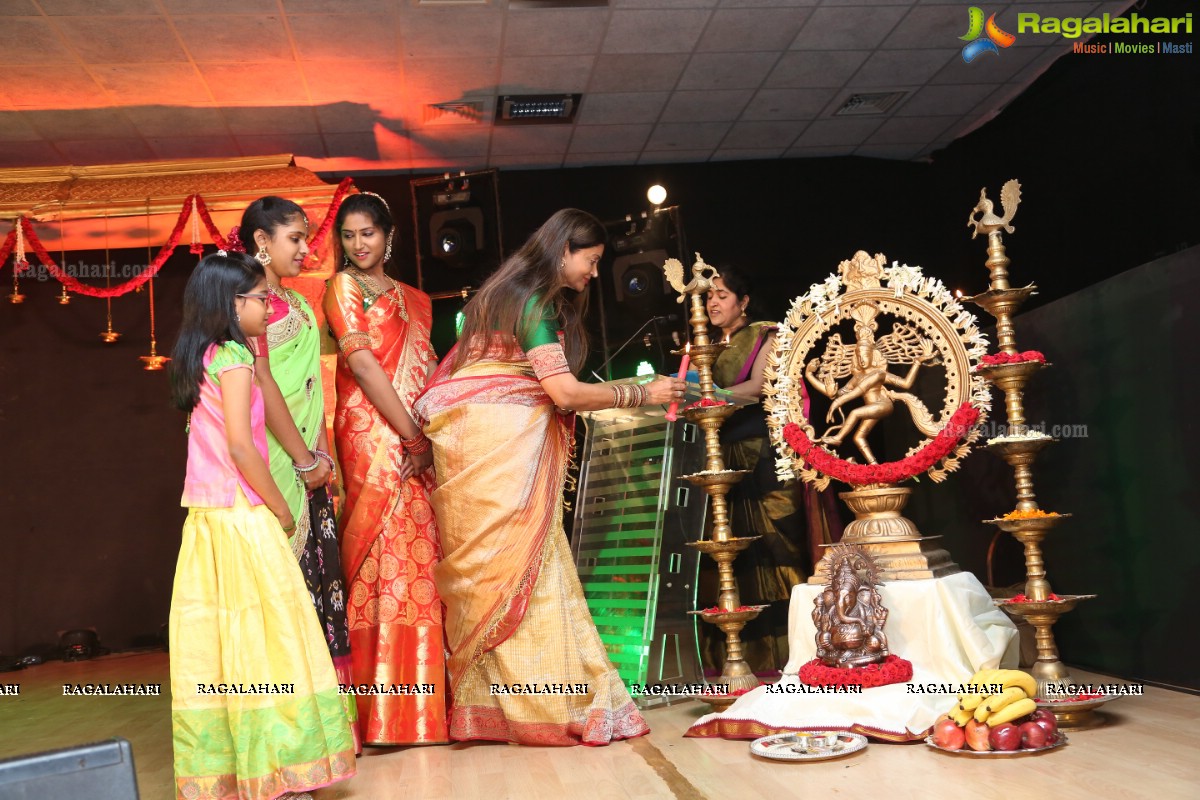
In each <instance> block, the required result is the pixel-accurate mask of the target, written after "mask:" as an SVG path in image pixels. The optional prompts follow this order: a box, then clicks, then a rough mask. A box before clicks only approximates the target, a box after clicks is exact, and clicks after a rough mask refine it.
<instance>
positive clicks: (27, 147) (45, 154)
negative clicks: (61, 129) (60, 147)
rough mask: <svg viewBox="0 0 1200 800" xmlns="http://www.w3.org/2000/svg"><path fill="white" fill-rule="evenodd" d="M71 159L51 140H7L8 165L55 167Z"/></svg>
mask: <svg viewBox="0 0 1200 800" xmlns="http://www.w3.org/2000/svg"><path fill="white" fill-rule="evenodd" d="M69 163H70V161H69V160H68V159H67V158H66V157H65V156H63V155H62V154H61V153H59V152H58V151H57V150H55V149H54V148H53V147H51V146H50V143H49V142H5V143H4V166H6V167H55V166H58V165H60V164H69Z"/></svg>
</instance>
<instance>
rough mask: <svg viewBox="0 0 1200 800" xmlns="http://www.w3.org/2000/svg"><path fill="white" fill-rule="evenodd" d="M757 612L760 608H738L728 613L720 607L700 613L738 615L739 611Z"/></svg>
mask: <svg viewBox="0 0 1200 800" xmlns="http://www.w3.org/2000/svg"><path fill="white" fill-rule="evenodd" d="M757 610H758V606H738V607H737V608H735V609H734V610H733V611H726V610H725V609H723V608H721V607H720V606H713V607H712V608H706V609H704V610H703V611H701V612H700V613H701V614H736V613H737V612H739V611H757Z"/></svg>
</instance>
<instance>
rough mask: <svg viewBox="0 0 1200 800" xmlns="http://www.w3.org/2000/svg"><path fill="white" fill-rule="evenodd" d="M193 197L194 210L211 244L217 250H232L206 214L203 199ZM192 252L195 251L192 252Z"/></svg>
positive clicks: (206, 210) (206, 208)
mask: <svg viewBox="0 0 1200 800" xmlns="http://www.w3.org/2000/svg"><path fill="white" fill-rule="evenodd" d="M195 197H196V210H197V211H198V212H200V221H201V222H203V223H204V227H205V228H207V229H208V235H209V236H211V237H212V240H213V244H215V245H216V246H217V249H218V250H232V249H233V247H232V246H231V245H230V244H229V242H227V241H226V240H225V237H224V236H222V235H221V232H220V231H219V230H217V226H216V224H215V223H213V221H212V217H211V216H210V215H209V213H208V206H207V205H206V204H205V203H204V198H203V197H201V196H200V195H195ZM192 252H195V251H194V250H193V251H192Z"/></svg>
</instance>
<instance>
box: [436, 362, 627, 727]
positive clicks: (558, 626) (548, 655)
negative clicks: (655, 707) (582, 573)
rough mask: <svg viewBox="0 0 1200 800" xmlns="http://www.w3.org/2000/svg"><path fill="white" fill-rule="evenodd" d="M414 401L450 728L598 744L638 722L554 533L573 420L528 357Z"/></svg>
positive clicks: (488, 365) (484, 365) (482, 368)
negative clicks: (426, 456)
mask: <svg viewBox="0 0 1200 800" xmlns="http://www.w3.org/2000/svg"><path fill="white" fill-rule="evenodd" d="M446 361H447V362H448V361H450V357H449V356H447V359H446ZM418 408H419V410H420V411H421V412H422V416H423V417H426V418H427V419H428V420H429V421H428V424H427V426H426V429H425V430H426V434H427V435H428V436H429V438H430V439H431V440H432V442H433V447H434V465H435V469H436V472H437V476H438V488H437V489H436V490H435V491H434V492H433V494H432V496H431V498H430V499H431V501H432V502H433V506H434V511H435V513H436V514H437V517H438V527H439V530H440V533H441V541H442V561H441V562H440V563H439V564H438V565H437V568H436V570H435V576H436V579H437V587H438V593H439V594H440V595H441V597H442V601H443V602H444V603H445V605H446V623H445V624H446V641H447V646H448V648H449V651H450V658H449V661H448V664H447V666H448V668H449V671H450V683H451V707H450V736H451V738H453V739H459V740H464V739H491V740H498V741H508V742H517V743H521V744H537V745H574V744H589V745H602V744H608V743H609V742H610V741H613V740H616V739H625V738H630V737H633V736H640V735H641V734H644V733H646V732H648V731H649V728H648V726H647V725H646V722H645V720H644V719H643V717H642V715H641V714H640V713H639V712H638V710H637V708H636V707H635V705H634V703H633V701H632V699H631V698H630V696H629V693H628V691H627V690H626V689H625V686H624V684H623V683H622V681H621V679H620V677H619V675H618V674H617V671H616V669H615V668H614V667H613V665H612V663H611V662H610V661H609V659H608V656H607V653H606V652H605V650H604V644H603V642H601V640H600V635H599V633H598V632H597V630H596V625H595V623H594V622H593V621H592V617H591V613H590V612H589V610H588V607H587V601H586V599H585V598H584V594H583V588H582V586H581V585H580V582H579V576H578V574H577V573H576V571H575V565H574V563H573V562H572V560H571V556H570V551H569V549H568V546H567V539H566V534H565V532H564V531H563V523H562V490H563V481H564V478H565V473H566V466H567V456H568V449H569V446H570V441H571V436H572V434H573V431H572V430H571V424H570V422H571V421H570V418H568V417H564V416H562V415H560V414H559V413H558V412H557V411H556V410H555V408H554V405H553V403H551V402H550V399H549V397H547V396H546V394H545V392H544V391H543V390H542V388H541V385H540V384H539V383H538V382H537V380H536V379H535V378H534V377H533V370H532V367H531V366H530V365H529V363H528V362H527V361H526V362H523V363H521V362H516V363H513V362H501V361H491V360H489V361H482V362H476V363H475V364H472V365H470V366H468V367H466V368H464V369H462V370H459V371H458V372H457V373H455V374H454V375H453V376H452V377H449V378H444V379H443V381H441V382H440V381H439V379H438V376H437V375H435V376H434V383H433V384H431V387H430V389H428V390H427V391H426V394H425V395H424V396H423V397H422V399H421V400H420V401H418Z"/></svg>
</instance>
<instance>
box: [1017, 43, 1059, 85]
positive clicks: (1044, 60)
mask: <svg viewBox="0 0 1200 800" xmlns="http://www.w3.org/2000/svg"><path fill="white" fill-rule="evenodd" d="M1067 55H1071V51H1070V50H1066V49H1062V48H1058V47H1047V48H1044V49H1043V50H1042V51H1041V52H1040V53H1038V54H1037V55H1036V56H1034V57H1033V58H1032V59H1031V60H1030V61H1029V63H1027V64H1026V65H1025V66H1023V67H1021V69H1020V71H1019V72H1017V73H1016V74H1014V75H1013V76H1012V78H1011V82H1012V83H1021V84H1025V85H1026V86H1028V85H1030V84H1032V83H1033V82H1034V81H1036V80H1037V79H1038V78H1040V77H1041V76H1042V75H1043V74H1044V73H1045V72H1046V70H1048V69H1050V67H1051V66H1053V65H1054V64H1055V63H1056V62H1057V61H1058V60H1059V59H1060V58H1062V57H1063V56H1067Z"/></svg>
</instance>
